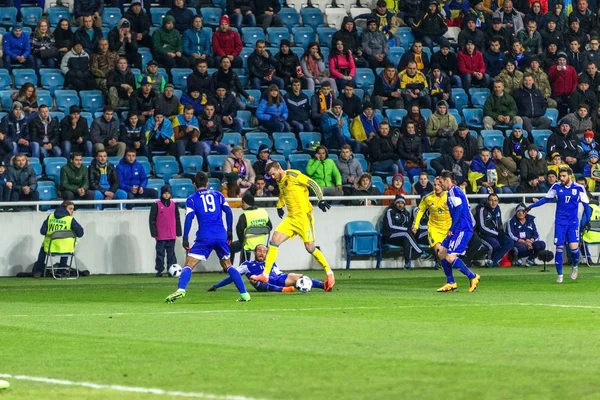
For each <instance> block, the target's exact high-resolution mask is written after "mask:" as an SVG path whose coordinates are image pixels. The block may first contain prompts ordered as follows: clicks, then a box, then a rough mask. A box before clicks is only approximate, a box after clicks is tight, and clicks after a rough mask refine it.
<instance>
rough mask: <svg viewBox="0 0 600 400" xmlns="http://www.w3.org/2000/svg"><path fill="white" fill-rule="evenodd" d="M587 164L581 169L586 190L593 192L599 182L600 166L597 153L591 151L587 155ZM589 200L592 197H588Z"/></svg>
mask: <svg viewBox="0 0 600 400" xmlns="http://www.w3.org/2000/svg"><path fill="white" fill-rule="evenodd" d="M587 157H588V162H587V163H586V164H585V167H584V168H583V177H584V182H585V186H586V188H589V190H591V191H593V192H595V191H596V184H597V182H598V181H600V164H598V152H597V151H596V150H592V151H590V152H589V154H588V156H587ZM589 197H590V198H591V197H592V196H589Z"/></svg>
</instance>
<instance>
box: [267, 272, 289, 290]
mask: <svg viewBox="0 0 600 400" xmlns="http://www.w3.org/2000/svg"><path fill="white" fill-rule="evenodd" d="M287 277H288V274H282V275H272V274H271V276H269V284H271V285H275V286H279V287H285V280H286V279H287Z"/></svg>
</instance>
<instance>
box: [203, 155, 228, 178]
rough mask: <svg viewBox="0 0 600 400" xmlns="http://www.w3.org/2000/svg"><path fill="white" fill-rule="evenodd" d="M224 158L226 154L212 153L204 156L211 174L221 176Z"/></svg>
mask: <svg viewBox="0 0 600 400" xmlns="http://www.w3.org/2000/svg"><path fill="white" fill-rule="evenodd" d="M226 158H227V156H223V155H213V154H211V155H209V156H208V157H206V161H207V162H208V169H209V171H210V174H211V176H215V177H222V176H223V164H224V163H225V159H226Z"/></svg>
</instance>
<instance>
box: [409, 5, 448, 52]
mask: <svg viewBox="0 0 600 400" xmlns="http://www.w3.org/2000/svg"><path fill="white" fill-rule="evenodd" d="M438 7H439V3H438V1H437V0H429V5H428V7H427V11H425V12H424V13H423V15H421V17H420V18H419V20H418V22H416V23H415V24H414V26H413V30H414V32H415V35H416V36H417V37H418V38H419V39H421V40H422V41H423V45H424V46H426V47H429V48H430V49H431V51H432V52H433V46H434V45H435V44H436V43H437V44H439V45H440V46H442V45H445V46H449V45H450V42H449V41H448V39H446V38H445V37H444V33H446V32H448V25H447V24H446V19H445V18H444V16H443V15H442V14H441V13H440V11H439V9H438Z"/></svg>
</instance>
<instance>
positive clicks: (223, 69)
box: [188, 57, 254, 103]
mask: <svg viewBox="0 0 600 400" xmlns="http://www.w3.org/2000/svg"><path fill="white" fill-rule="evenodd" d="M199 68H200V67H199ZM212 80H213V86H212V87H213V88H214V87H215V86H216V85H217V84H219V83H221V84H225V86H226V88H227V91H229V92H231V93H237V95H239V96H241V97H244V98H245V99H247V100H248V102H250V103H254V97H252V96H250V95H249V94H248V92H246V91H245V90H244V86H242V83H241V82H240V78H239V76H238V74H237V73H236V72H235V71H234V70H232V69H231V61H230V60H229V58H227V57H223V58H222V59H221V66H220V68H219V69H218V70H217V72H215V73H214V74H213V75H212ZM188 86H189V82H188ZM211 90H213V89H211Z"/></svg>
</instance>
